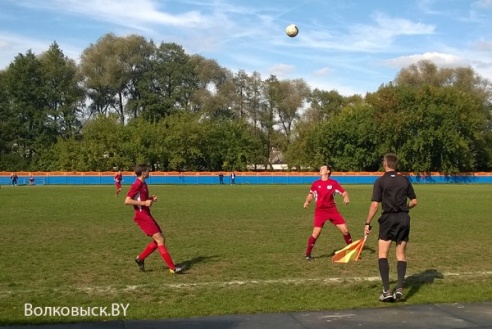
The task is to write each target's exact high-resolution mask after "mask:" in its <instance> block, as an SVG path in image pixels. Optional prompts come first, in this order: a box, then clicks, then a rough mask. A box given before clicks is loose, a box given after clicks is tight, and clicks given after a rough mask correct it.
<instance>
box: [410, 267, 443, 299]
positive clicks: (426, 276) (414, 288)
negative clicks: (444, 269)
mask: <svg viewBox="0 0 492 329" xmlns="http://www.w3.org/2000/svg"><path fill="white" fill-rule="evenodd" d="M443 278H444V276H443V275H442V273H441V272H439V271H438V270H435V269H430V270H425V271H423V272H421V273H417V274H413V275H410V276H408V277H406V278H405V286H406V287H407V290H406V299H408V298H410V297H412V296H413V295H415V294H416V293H417V292H418V291H419V290H420V288H421V287H422V286H424V285H426V284H431V283H434V281H435V280H436V279H443Z"/></svg>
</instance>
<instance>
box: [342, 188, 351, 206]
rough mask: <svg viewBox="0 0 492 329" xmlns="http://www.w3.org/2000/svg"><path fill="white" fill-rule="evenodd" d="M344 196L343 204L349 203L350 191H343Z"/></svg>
mask: <svg viewBox="0 0 492 329" xmlns="http://www.w3.org/2000/svg"><path fill="white" fill-rule="evenodd" d="M342 196H343V204H349V202H350V198H349V195H348V192H347V191H344V192H343V193H342Z"/></svg>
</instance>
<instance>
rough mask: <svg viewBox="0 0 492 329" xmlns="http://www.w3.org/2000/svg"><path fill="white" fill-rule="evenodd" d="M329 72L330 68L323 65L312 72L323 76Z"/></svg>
mask: <svg viewBox="0 0 492 329" xmlns="http://www.w3.org/2000/svg"><path fill="white" fill-rule="evenodd" d="M330 73H331V70H330V68H329V67H323V68H321V69H319V70H317V71H316V72H314V76H317V77H324V76H327V75H330Z"/></svg>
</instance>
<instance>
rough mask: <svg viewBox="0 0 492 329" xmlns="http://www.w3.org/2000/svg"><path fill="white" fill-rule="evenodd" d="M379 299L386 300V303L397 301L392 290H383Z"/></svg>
mask: <svg viewBox="0 0 492 329" xmlns="http://www.w3.org/2000/svg"><path fill="white" fill-rule="evenodd" d="M379 301H381V302H385V303H393V302H394V301H395V298H394V297H393V294H392V293H391V291H389V290H388V291H384V290H383V293H382V294H381V296H379Z"/></svg>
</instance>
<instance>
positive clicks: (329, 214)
mask: <svg viewBox="0 0 492 329" xmlns="http://www.w3.org/2000/svg"><path fill="white" fill-rule="evenodd" d="M326 221H330V222H331V223H332V224H333V225H341V224H345V219H343V217H342V215H341V214H340V213H339V212H338V210H336V209H326V210H325V209H316V210H315V211H314V227H323V225H325V222H326Z"/></svg>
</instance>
